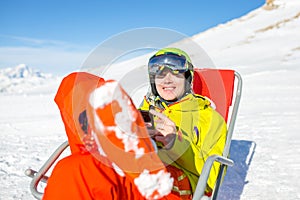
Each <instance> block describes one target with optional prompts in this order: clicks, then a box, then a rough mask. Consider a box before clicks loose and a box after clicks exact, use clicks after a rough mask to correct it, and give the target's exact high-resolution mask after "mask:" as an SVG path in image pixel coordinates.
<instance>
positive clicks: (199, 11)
mask: <svg viewBox="0 0 300 200" xmlns="http://www.w3.org/2000/svg"><path fill="white" fill-rule="evenodd" d="M264 2H265V0H211V1H204V0H194V1H191V0H186V1H174V0H173V1H171V0H166V1H158V0H152V1H150V0H149V1H145V0H144V1H142V0H140V1H137V0H136V1H133V0H128V1H124V0H123V1H121V0H120V1H116V0H112V1H100V0H98V1H96V0H87V1H82V0H64V1H59V0H48V1H38V0H35V1H34V0H26V1H22V0H19V1H18V0H1V1H0V68H5V67H13V66H15V65H18V64H20V63H25V64H27V65H29V66H30V67H33V68H38V69H40V70H41V71H43V72H50V73H54V74H61V73H67V72H68V71H72V70H74V69H77V68H78V67H79V66H80V65H81V64H82V62H83V60H84V59H85V58H86V57H87V56H88V54H89V53H90V52H91V51H92V50H93V48H95V47H96V46H97V45H99V44H100V43H101V42H103V41H104V40H107V39H108V38H110V37H112V36H114V35H116V34H119V33H121V32H124V31H128V30H131V29H135V28H143V27H158V28H166V29H171V30H175V31H178V32H180V33H182V34H184V35H187V36H193V35H195V34H198V33H200V32H202V31H205V30H207V29H209V28H211V27H214V26H216V25H218V24H220V23H225V22H227V21H229V20H231V19H234V18H238V17H240V16H243V15H245V14H247V13H248V12H250V11H251V10H254V9H256V8H258V7H260V6H261V5H263V4H264Z"/></svg>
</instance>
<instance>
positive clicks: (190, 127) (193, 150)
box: [139, 94, 227, 193]
mask: <svg viewBox="0 0 300 200" xmlns="http://www.w3.org/2000/svg"><path fill="white" fill-rule="evenodd" d="M150 105H152V106H154V108H155V109H156V110H157V111H160V112H162V113H164V114H165V115H166V116H167V117H169V119H171V120H172V121H173V122H174V123H175V124H176V127H177V132H176V135H177V137H176V139H175V142H174V145H173V146H172V147H171V148H170V149H165V148H163V147H162V148H159V150H158V155H159V157H160V158H161V160H162V161H163V162H164V163H166V164H171V165H173V166H175V167H177V168H179V169H182V170H183V171H184V173H185V174H186V175H187V176H188V179H189V181H190V184H191V187H192V192H193V193H194V191H195V189H196V185H197V182H198V178H199V175H200V173H201V171H202V168H203V166H204V163H205V161H206V159H207V158H208V157H209V156H211V155H214V154H217V155H222V152H223V149H224V146H225V141H226V133H227V126H226V123H225V121H224V119H223V117H222V116H221V115H220V114H219V113H218V112H217V111H215V110H214V109H213V108H211V107H210V101H209V100H207V99H205V98H204V97H202V96H200V95H196V94H188V95H186V96H185V97H183V98H182V99H181V100H180V101H177V102H175V103H171V104H169V105H167V104H166V103H164V102H163V101H161V100H160V99H159V98H156V99H155V100H148V99H146V98H145V99H144V100H143V102H142V105H141V107H140V108H139V109H140V110H146V111H147V110H149V108H150ZM160 146H161V144H158V147H160ZM219 167H220V164H219V163H216V162H215V163H214V164H213V167H212V169H211V172H210V176H209V179H208V186H209V187H210V188H213V187H214V185H215V182H216V179H217V175H218V171H219Z"/></svg>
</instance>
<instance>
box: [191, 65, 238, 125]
mask: <svg viewBox="0 0 300 200" xmlns="http://www.w3.org/2000/svg"><path fill="white" fill-rule="evenodd" d="M234 79H235V73H234V71H233V70H225V69H195V70H194V80H193V90H194V92H195V93H196V94H200V95H202V96H206V97H208V98H209V99H211V100H212V101H213V102H214V104H215V105H216V110H217V111H218V112H219V113H220V114H221V115H222V116H223V117H224V119H225V121H226V122H227V119H228V113H229V108H230V106H231V104H232V97H233V92H234Z"/></svg>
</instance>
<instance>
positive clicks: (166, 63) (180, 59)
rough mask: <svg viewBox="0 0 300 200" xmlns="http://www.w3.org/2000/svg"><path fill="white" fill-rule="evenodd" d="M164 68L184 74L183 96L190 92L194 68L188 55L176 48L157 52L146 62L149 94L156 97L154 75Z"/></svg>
mask: <svg viewBox="0 0 300 200" xmlns="http://www.w3.org/2000/svg"><path fill="white" fill-rule="evenodd" d="M165 67H167V68H169V69H171V70H172V71H176V72H179V73H184V75H185V78H186V80H187V81H186V84H185V94H186V93H190V92H191V90H192V89H191V83H192V80H193V76H194V67H193V64H192V61H191V58H190V57H189V55H188V54H187V53H186V52H184V51H182V50H181V49H178V48H163V49H161V50H159V51H157V52H156V53H155V54H154V55H153V56H152V57H151V58H150V59H149V62H148V74H149V78H150V85H151V92H152V94H153V95H155V96H158V92H157V90H156V86H155V80H154V79H155V75H156V74H157V73H159V72H160V71H162V70H163V69H164V68H165Z"/></svg>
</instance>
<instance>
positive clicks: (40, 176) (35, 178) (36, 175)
mask: <svg viewBox="0 0 300 200" xmlns="http://www.w3.org/2000/svg"><path fill="white" fill-rule="evenodd" d="M68 146H69V143H68V141H65V142H64V143H62V144H61V145H60V146H59V147H58V148H57V149H56V150H55V151H54V152H53V154H52V155H51V156H50V158H49V159H48V160H47V161H46V162H45V164H44V165H43V166H42V167H41V169H40V170H39V171H35V170H33V169H27V170H25V174H26V175H27V176H29V177H32V180H31V183H30V191H31V193H32V195H33V196H34V197H35V198H36V199H42V197H43V194H44V193H42V192H39V191H38V190H37V186H38V184H39V182H40V181H43V182H47V179H48V177H47V176H45V174H46V173H47V172H48V170H49V169H50V167H51V166H52V165H53V164H54V163H55V161H56V160H57V159H58V157H59V156H60V155H61V154H62V152H63V151H64V150H65V149H66V148H67V147H68Z"/></svg>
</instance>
